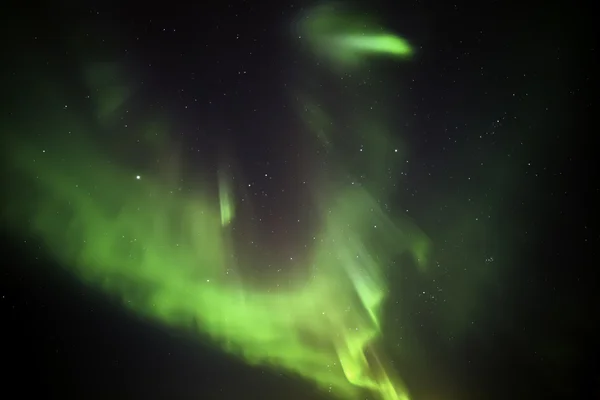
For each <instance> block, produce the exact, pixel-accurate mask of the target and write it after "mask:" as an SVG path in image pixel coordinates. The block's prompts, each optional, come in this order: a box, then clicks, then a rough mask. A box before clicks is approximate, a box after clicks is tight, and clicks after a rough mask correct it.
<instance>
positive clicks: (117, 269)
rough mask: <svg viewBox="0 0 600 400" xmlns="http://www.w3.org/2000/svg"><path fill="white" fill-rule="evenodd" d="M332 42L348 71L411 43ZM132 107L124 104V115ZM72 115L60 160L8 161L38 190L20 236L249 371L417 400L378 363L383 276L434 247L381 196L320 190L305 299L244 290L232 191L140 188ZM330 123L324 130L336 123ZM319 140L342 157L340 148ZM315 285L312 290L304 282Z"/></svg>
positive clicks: (389, 39)
mask: <svg viewBox="0 0 600 400" xmlns="http://www.w3.org/2000/svg"><path fill="white" fill-rule="evenodd" d="M315 16H316V19H317V21H316V23H317V27H318V26H321V27H322V26H327V25H328V23H329V22H331V21H329V20H328V18H330V19H335V20H336V21H337V23H338V25H339V22H343V21H342V20H341V19H340V18H338V17H334V14H331V13H330V14H323V11H322V10H317V11H316V14H315ZM342 25H343V24H342ZM328 32H330V33H331V36H328V35H327V34H326V33H325V32H324V31H323V30H321V31H317V32H313V34H311V40H312V41H313V43H315V47H314V48H313V49H314V51H315V53H316V54H317V55H319V54H321V51H320V50H322V49H323V46H325V47H326V48H328V49H331V50H333V47H330V46H334V47H335V46H337V47H338V50H339V52H338V53H337V54H336V58H335V61H336V63H337V66H338V67H340V66H342V65H352V64H353V62H354V61H357V60H359V59H362V58H363V57H366V56H367V55H368V54H370V53H376V52H377V53H385V54H388V55H392V56H394V55H407V54H410V48H409V47H408V45H407V44H406V42H405V41H404V40H403V39H401V38H398V37H395V36H390V35H388V34H385V35H378V36H357V34H356V33H353V32H347V33H345V32H344V30H343V29H342V30H339V29H335V30H334V31H328ZM332 40H333V42H332ZM336 41H337V44H334V42H336ZM321 44H322V45H321ZM338 56H339V57H338ZM347 62H348V63H349V64H346V63H347ZM115 95H117V94H115ZM122 100H123V96H122V93H119V94H118V99H115V103H114V104H120V102H121V101H122ZM108 104H113V103H112V102H111V101H110V99H108V98H104V99H103V104H100V105H98V107H99V108H100V112H101V113H107V112H108V111H110V110H111V109H113V107H109V106H108ZM115 107H116V106H115ZM62 111H64V112H62V114H61V116H60V118H61V122H60V123H59V125H63V126H65V127H69V128H68V129H62V126H55V127H52V126H45V129H48V130H51V129H56V131H61V132H66V131H67V130H68V131H69V132H75V133H73V134H69V135H68V136H67V137H64V136H63V137H61V135H59V134H57V135H55V136H52V146H50V147H49V150H48V151H45V152H42V151H41V149H40V147H39V146H40V144H39V143H34V142H32V141H27V140H22V139H21V138H22V137H24V136H22V135H20V134H21V133H24V132H19V131H16V133H17V135H15V136H14V137H13V139H12V140H11V142H10V149H11V152H10V154H7V157H8V158H9V162H10V163H11V167H12V168H13V169H14V171H15V175H16V176H19V177H21V178H20V179H22V182H24V183H26V184H27V190H28V191H27V192H26V193H25V192H24V193H23V195H22V196H18V194H15V196H14V198H15V199H17V200H16V201H15V202H14V203H13V204H11V207H10V208H9V209H8V213H7V214H6V216H7V217H8V219H9V221H10V222H12V224H13V225H12V226H13V227H14V228H15V230H19V229H23V230H24V231H25V232H24V233H34V234H35V235H37V236H38V237H39V238H40V239H41V240H42V241H43V242H44V243H45V244H46V246H47V248H48V250H49V251H50V252H51V253H52V254H53V255H54V257H55V258H56V260H57V261H59V262H61V263H62V264H63V265H65V266H66V267H68V268H70V269H72V270H73V271H75V272H76V273H77V274H78V276H80V277H81V279H82V280H83V281H85V282H86V283H88V284H90V285H94V286H97V287H100V288H102V289H103V290H105V291H106V292H107V293H109V294H111V295H115V296H118V297H119V298H121V299H122V300H123V304H124V305H125V306H126V307H129V308H130V309H131V310H133V311H135V312H136V313H139V314H141V315H144V316H146V317H148V318H150V319H153V320H157V321H160V322H162V323H164V324H167V325H170V326H174V327H179V326H181V327H185V326H189V324H191V323H192V321H194V323H195V324H197V327H198V328H199V330H200V331H202V332H204V333H206V334H208V335H210V336H211V337H212V338H213V339H214V342H215V344H218V345H220V346H221V347H222V348H223V349H225V350H226V351H228V352H230V353H232V354H235V355H237V356H239V357H241V358H243V359H244V360H246V361H247V362H248V363H251V364H267V365H271V366H273V367H274V368H282V369H285V370H288V371H291V372H293V373H296V374H298V375H300V376H302V377H304V378H306V379H308V380H311V381H313V382H316V383H317V384H318V385H319V386H320V387H321V388H323V389H324V390H325V391H329V392H331V393H332V395H334V396H338V397H340V398H342V399H358V398H359V395H360V394H361V393H362V391H363V390H365V389H368V390H371V391H373V392H374V393H376V395H378V396H379V399H381V400H405V399H408V394H407V390H406V388H405V387H404V385H403V384H402V382H401V380H400V379H398V378H397V377H395V376H394V374H393V372H392V371H388V370H386V369H385V367H384V363H382V362H380V358H379V357H382V355H381V354H379V353H378V352H377V350H376V348H377V344H376V341H377V339H378V338H379V337H380V336H381V335H382V332H381V330H380V327H381V312H382V304H383V301H384V299H385V295H386V290H387V289H386V285H385V280H384V277H383V276H382V272H381V271H382V267H383V266H386V265H389V263H390V262H391V261H392V259H393V258H394V257H396V256H397V255H399V254H401V253H405V252H408V253H410V254H412V255H413V257H414V259H415V260H417V261H418V262H419V264H423V263H424V262H425V258H426V254H427V249H428V241H427V238H426V237H425V235H423V234H422V233H421V232H420V231H419V230H418V228H417V227H415V226H414V225H413V224H412V223H411V222H409V221H408V220H406V219H402V218H397V219H395V220H392V219H390V218H389V217H388V216H387V214H386V213H385V212H383V211H382V210H381V207H380V204H382V196H381V195H378V196H377V197H375V196H374V195H375V194H373V193H370V192H368V191H367V190H366V189H365V188H363V187H360V186H356V187H351V188H346V189H337V190H331V189H330V188H328V190H326V191H323V190H320V189H323V188H320V187H313V188H312V189H313V192H314V199H313V200H314V203H315V204H316V206H315V207H316V209H318V210H319V216H320V218H319V219H320V228H319V230H318V232H317V233H316V234H315V238H314V240H313V241H312V243H309V245H310V246H309V250H308V251H309V257H307V259H308V260H309V261H307V264H306V265H303V266H300V268H299V269H298V271H299V272H298V277H297V278H296V279H295V280H294V283H293V285H292V287H286V289H281V290H279V291H274V290H270V291H266V290H264V289H260V288H257V287H254V286H252V285H250V284H247V283H245V282H244V279H243V278H242V277H243V276H244V274H249V273H251V272H249V271H248V270H247V267H245V265H244V255H243V254H239V255H238V257H236V258H234V257H231V254H233V253H235V251H236V249H235V247H234V245H233V239H232V237H230V236H229V232H230V229H229V228H230V226H231V225H234V224H235V222H236V221H235V218H234V217H235V213H234V208H235V203H236V200H235V198H236V194H235V193H234V191H233V190H232V186H231V181H229V180H228V179H227V178H225V177H224V176H223V175H220V176H218V177H217V180H218V186H219V190H218V193H213V191H211V189H210V188H209V187H208V185H207V187H196V188H194V190H193V191H173V190H171V189H170V186H169V183H170V182H165V181H164V180H162V179H163V178H161V176H162V175H161V174H159V173H157V174H155V175H152V174H151V173H144V174H140V173H139V172H138V171H135V170H132V169H131V168H129V167H127V166H125V165H120V164H117V163H116V162H114V161H113V160H112V159H111V157H109V156H108V155H104V154H102V153H101V152H100V150H98V147H97V146H96V145H95V144H94V143H93V141H92V140H91V139H90V137H92V133H91V132H88V130H87V128H86V126H85V124H83V123H81V122H80V121H79V119H78V117H77V115H75V114H73V113H72V112H70V111H69V110H62ZM321 112H322V115H321V116H320V117H321V118H320V120H321V121H326V120H328V119H329V117H328V116H327V115H326V113H325V112H324V111H321ZM149 123H151V122H149ZM365 126H369V124H368V123H366V124H365ZM155 129H156V128H155ZM383 132H384V130H380V129H376V130H373V131H372V132H369V135H367V139H366V140H365V143H373V145H374V146H375V145H377V144H379V143H383V142H384V141H385V140H387V139H386V138H385V137H384V136H385V134H384V133H383ZM149 134H150V133H149ZM151 134H152V136H153V137H154V136H157V133H156V132H154V131H153V132H152V133H151ZM159 134H160V135H161V137H162V133H160V132H159ZM320 134H321V135H322V138H323V140H325V141H327V143H328V144H329V145H331V143H330V142H329V139H325V138H328V137H329V134H328V133H327V132H325V131H324V130H322V131H321V132H320ZM6 148H9V147H8V146H7V147H6ZM388 150H389V149H388ZM391 152H392V153H393V151H391ZM380 158H381V157H380ZM373 171H377V168H376V167H375V166H374V167H373ZM172 178H173V177H172ZM374 179H377V177H376V176H375V177H374ZM379 179H383V177H379ZM325 184H326V183H325ZM325 193H326V194H325ZM373 237H375V238H376V240H375V242H376V244H377V246H376V247H374V246H373V243H372V242H373V239H372V238H373ZM367 238H371V239H370V240H369V239H367ZM234 260H240V261H239V264H236V263H235V261H234ZM300 271H301V272H302V273H300ZM306 271H309V274H308V276H309V278H308V279H306V278H300V276H301V275H302V276H305V275H306V274H305V273H306ZM199 397H201V396H199Z"/></svg>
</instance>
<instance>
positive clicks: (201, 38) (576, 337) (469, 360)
mask: <svg viewBox="0 0 600 400" xmlns="http://www.w3.org/2000/svg"><path fill="white" fill-rule="evenodd" d="M196 3H197V4H196ZM254 3H256V4H254ZM369 3H371V4H362V5H360V7H359V10H361V11H362V12H364V13H369V14H372V15H377V16H378V17H379V18H380V19H381V21H382V25H385V26H386V27H388V28H389V29H391V30H392V31H394V32H397V33H398V34H400V35H402V36H404V37H406V38H407V39H409V40H410V41H411V42H412V43H413V45H414V46H415V48H416V50H417V52H416V55H415V58H414V59H413V60H412V61H410V62H407V63H403V64H401V65H397V63H394V62H390V63H386V62H385V61H382V62H381V63H380V65H379V64H378V65H376V66H372V71H371V72H370V74H369V75H370V79H371V80H372V82H373V83H372V84H369V85H368V86H369V88H371V87H373V88H378V96H379V97H377V100H376V101H377V102H379V103H378V104H382V105H383V106H385V108H386V109H387V110H391V113H390V116H389V118H388V119H389V121H390V122H389V123H390V125H392V126H393V130H394V131H401V132H402V139H403V140H404V141H405V142H406V148H407V150H406V153H407V157H408V159H409V160H410V162H408V163H407V165H405V166H404V167H403V168H402V169H401V170H398V171H394V174H395V175H394V178H393V182H394V183H393V185H392V186H393V187H394V188H396V189H397V190H396V191H395V193H394V194H393V197H392V203H391V204H390V207H391V208H392V209H396V210H399V211H402V212H407V213H408V215H409V216H410V217H411V218H412V219H414V221H415V222H416V223H417V224H418V225H419V226H420V227H421V228H422V229H423V230H424V231H425V232H426V233H427V234H428V235H429V237H430V239H431V241H432V244H433V247H434V249H435V250H434V252H435V257H434V273H433V275H428V276H427V277H423V276H420V275H418V274H417V273H415V272H412V273H411V272H407V273H403V274H402V276H401V277H400V276H396V274H395V273H393V272H390V273H389V276H388V279H389V281H390V286H391V287H392V293H391V295H390V299H389V303H390V304H392V306H389V307H388V308H387V309H386V310H388V313H387V315H386V318H385V320H386V321H387V322H386V326H388V327H389V330H390V332H394V334H393V335H392V337H391V338H388V339H386V346H389V347H390V348H392V349H393V348H394V346H395V345H396V344H398V343H400V340H405V341H406V342H407V343H408V344H407V345H408V346H412V347H414V348H415V349H418V350H414V351H410V352H408V353H409V354H408V355H407V356H406V357H408V359H406V358H404V359H403V355H402V354H401V352H394V350H390V357H391V359H392V361H393V363H395V364H397V365H399V366H400V367H399V368H398V369H399V370H401V371H402V372H403V374H402V375H403V376H404V377H405V380H406V381H407V383H408V386H409V387H410V388H411V389H412V392H414V397H415V399H416V400H421V399H423V400H438V399H439V400H445V399H452V400H463V399H504V398H513V399H531V398H583V397H581V396H583V393H584V392H585V391H590V390H591V391H595V392H594V393H595V395H596V396H598V389H597V388H598V384H599V383H600V382H598V379H597V374H596V373H594V372H593V371H594V369H595V368H594V367H595V366H596V364H597V358H598V352H597V350H595V349H596V346H595V344H594V343H593V341H591V339H593V337H592V333H593V330H592V326H593V325H594V323H595V322H597V321H596V320H597V314H598V313H597V311H596V308H595V307H594V306H593V304H594V301H592V298H593V292H594V290H595V282H596V281H595V279H594V277H595V272H593V271H591V270H592V268H593V267H595V266H596V264H597V262H596V259H597V248H598V246H599V245H600V243H599V239H600V236H599V233H598V228H597V227H596V225H597V223H596V220H597V218H595V217H596V215H597V212H596V210H595V209H594V208H593V207H594V206H595V205H596V204H597V195H598V190H599V189H598V186H597V184H596V186H594V185H595V184H593V182H594V181H595V178H596V175H597V173H596V166H595V160H594V157H592V154H591V153H592V151H593V150H592V148H593V146H592V145H591V144H590V143H592V137H593V136H592V135H591V128H590V126H589V125H590V124H591V120H590V119H588V113H589V112H590V111H593V110H594V109H595V107H596V104H595V101H594V100H593V99H592V97H591V88H592V85H593V83H594V82H595V80H596V77H595V75H593V73H592V72H591V71H592V70H593V69H592V68H591V64H592V60H593V58H594V56H595V53H596V49H595V48H594V45H595V43H594V41H593V35H592V32H593V30H592V29H591V27H590V24H589V21H588V19H589V18H588V17H587V15H589V13H587V12H586V10H585V9H582V8H579V7H578V6H577V5H576V4H572V3H571V4H570V5H568V6H563V5H558V4H557V5H544V6H535V5H528V4H526V3H521V4H518V5H517V4H510V3H509V2H503V1H489V2H481V1H480V2H471V4H469V3H467V2H463V3H461V2H443V1H437V2H422V1H421V2H419V1H411V2H405V3H404V4H403V5H389V4H386V3H385V2H383V1H377V2H369ZM390 3H396V2H390ZM215 4H218V5H209V4H201V3H199V2H191V3H185V2H181V3H179V4H178V3H176V2H175V3H169V2H160V3H154V4H153V3H152V2H147V3H139V4H138V5H135V6H134V5H125V6H123V5H121V4H116V3H115V4H110V2H98V4H96V5H95V6H90V7H89V8H85V7H82V6H73V7H69V6H63V7H50V6H42V7H41V8H35V10H37V11H34V9H33V8H31V9H28V8H27V7H15V8H14V11H13V12H12V14H11V13H8V14H9V15H7V16H6V17H5V18H10V21H7V22H6V23H5V24H4V27H3V30H4V31H5V32H3V37H4V39H5V41H7V46H6V49H7V50H6V52H5V55H4V57H3V60H5V61H4V64H5V65H4V68H3V69H4V70H5V71H6V72H5V73H4V78H7V81H6V83H5V84H3V87H5V88H6V90H5V93H6V94H8V96H4V100H3V104H4V106H3V108H4V109H5V115H7V116H9V118H12V121H14V120H22V119H31V120H36V119H39V120H40V123H45V122H44V121H45V119H44V118H45V117H44V116H43V115H45V114H42V113H41V112H40V113H38V112H39V111H40V110H41V109H42V108H44V104H42V103H41V102H42V100H39V99H38V98H37V97H36V95H35V94H34V91H33V89H32V85H33V84H32V83H31V82H34V81H35V79H36V76H38V74H39V73H40V71H41V70H44V71H45V72H44V73H46V74H48V76H52V77H53V78H52V80H53V81H52V83H53V84H55V85H59V86H60V87H61V90H62V93H61V96H62V97H63V98H65V99H66V100H67V101H69V102H70V104H72V105H73V106H72V107H75V109H76V110H77V113H79V115H81V116H82V119H85V120H89V121H93V120H94V118H93V116H94V111H93V107H91V106H90V105H89V104H88V103H86V102H85V101H83V100H82V99H84V98H85V97H86V93H87V92H86V91H87V90H88V89H87V88H86V85H85V82H84V79H83V78H82V74H81V68H82V65H84V64H89V63H102V64H110V65H114V64H118V65H119V66H120V68H121V71H122V78H121V79H122V80H124V81H126V82H128V84H130V85H131V87H132V88H133V89H132V93H133V95H132V96H131V97H130V98H129V99H128V100H127V104H126V105H125V107H124V108H123V109H120V110H119V111H118V112H116V113H115V114H114V115H112V119H110V121H109V122H107V123H106V124H105V125H102V126H101V127H100V126H99V127H98V128H97V133H96V134H95V136H96V139H97V142H98V143H99V144H98V146H104V147H106V148H107V149H108V150H107V151H110V152H112V154H114V157H115V159H118V160H125V161H126V162H127V163H129V164H130V165H133V166H138V167H139V168H140V171H142V173H144V172H146V171H148V173H150V170H148V169H146V170H145V168H149V167H148V166H147V165H145V164H144V162H145V161H147V158H148V157H147V156H146V153H145V150H144V149H145V148H146V147H143V146H151V144H149V143H147V138H146V137H144V136H143V135H142V136H140V135H137V136H136V134H129V133H128V132H129V131H130V130H131V127H135V126H142V124H144V123H146V122H148V121H150V120H151V119H152V120H157V121H159V122H160V121H168V123H167V125H168V127H169V128H168V133H167V135H168V136H169V137H170V138H171V140H172V142H174V143H176V144H177V147H176V148H177V149H178V150H177V153H171V152H165V153H167V155H165V154H164V153H163V154H162V155H161V156H160V157H161V160H168V159H169V157H170V156H169V155H168V154H178V155H177V156H176V157H177V158H178V159H181V160H183V161H182V162H183V163H184V164H185V167H184V168H183V169H184V170H185V172H184V174H185V181H184V182H186V183H185V184H186V185H187V184H188V183H189V184H190V185H191V184H192V183H191V182H194V180H199V179H203V178H199V176H209V177H210V176H213V175H214V173H215V171H216V170H217V168H218V166H219V162H221V161H222V160H223V159H227V160H228V162H229V163H231V164H234V165H235V169H236V171H242V172H243V175H242V176H241V177H240V178H239V181H238V185H239V187H238V188H237V189H238V190H239V193H240V194H239V195H240V196H241V197H244V198H247V199H249V200H251V202H252V204H253V207H252V208H250V207H249V206H248V207H247V208H243V207H242V208H241V211H240V213H241V218H242V219H241V220H242V222H241V225H240V229H239V233H238V236H239V238H238V239H239V240H240V242H245V243H246V242H247V240H246V241H244V235H245V233H244V232H246V231H245V230H244V227H246V228H248V229H258V230H259V232H260V234H259V235H257V237H256V239H255V241H256V243H254V241H253V245H252V246H246V247H244V246H243V245H240V246H241V247H240V248H241V250H240V251H244V252H246V253H245V254H246V256H247V258H248V259H251V260H260V259H261V257H262V258H263V259H266V260H268V261H267V262H263V264H265V265H269V266H270V265H272V264H273V265H274V264H277V263H280V262H282V260H283V259H284V258H286V257H287V256H288V255H289V254H294V255H295V256H296V257H298V258H300V259H302V257H305V256H306V254H304V253H303V248H304V243H305V242H306V240H307V238H309V237H310V236H312V234H313V229H314V224H315V223H316V221H314V220H313V219H312V218H313V215H314V213H313V211H312V209H311V207H310V205H309V201H308V200H307V198H308V196H309V193H308V192H307V191H306V190H304V189H303V188H304V185H305V183H304V182H306V181H310V180H311V179H314V177H315V174H317V175H318V173H319V171H320V170H321V169H322V168H323V166H322V164H320V162H321V161H320V160H321V159H320V156H319V155H316V154H314V152H312V150H310V147H309V146H307V145H306V141H304V140H302V139H300V138H301V137H303V136H302V135H303V133H302V132H303V130H304V129H305V125H304V124H303V121H302V118H301V116H299V115H298V109H301V108H302V107H303V104H301V102H302V100H299V99H297V98H296V95H295V93H296V92H295V90H296V89H297V88H301V89H302V90H303V91H305V92H308V93H311V94H312V95H313V96H316V97H317V98H319V99H322V101H323V102H324V103H326V102H328V103H329V104H332V105H334V106H333V107H334V109H335V110H338V109H339V110H343V109H344V106H345V105H346V104H348V102H347V101H345V99H343V98H342V99H340V98H339V96H338V94H337V92H335V87H336V86H335V85H334V84H332V83H331V82H330V81H329V80H330V79H332V78H331V77H328V76H326V75H321V76H320V75H319V72H318V71H317V70H316V69H315V67H314V65H312V64H311V62H310V61H308V60H307V58H306V57H305V56H303V53H302V51H301V47H302V43H299V42H298V40H301V39H299V38H296V37H295V36H296V34H295V32H294V29H293V26H294V21H295V18H296V16H297V15H298V14H297V13H299V12H301V11H302V10H304V9H306V8H307V7H309V6H310V4H302V3H290V2H286V1H284V2H271V3H266V2H265V3H261V2H250V1H247V2H243V1H242V2H223V3H220V2H215ZM586 14H587V15H586ZM382 88H383V89H382ZM373 90H375V89H373ZM367 92H368V90H367V89H365V93H367ZM365 97H366V95H365ZM357 104H358V105H357ZM353 106H356V107H369V104H368V102H366V101H365V102H361V101H357V102H356V104H355V105H353ZM124 110H126V112H125V111H124ZM347 117H348V112H347V111H340V112H339V113H338V114H336V115H334V116H333V118H334V119H335V118H337V119H338V120H341V121H343V120H344V118H347ZM55 118H57V119H59V118H60V117H55ZM7 121H8V119H7ZM50 123H51V122H48V124H50ZM55 123H60V121H58V120H56V121H55ZM2 125H3V126H4V127H5V128H4V129H6V127H8V126H11V125H10V122H6V123H4V122H3V124H2ZM23 135H27V132H23ZM115 137H119V138H123V139H118V140H116V139H115ZM341 154H342V155H341V158H342V161H349V162H347V163H346V165H349V167H348V168H349V171H350V173H351V174H353V175H354V176H357V177H358V178H357V179H360V177H361V174H362V173H363V172H364V171H362V170H361V168H366V167H368V165H367V166H364V165H362V164H360V163H353V162H352V158H351V157H350V156H349V155H348V154H347V153H343V152H342V153H341ZM298 160H308V162H306V161H305V162H304V163H301V162H299V161H298ZM326 172H331V173H332V174H333V173H335V172H332V171H329V170H327V171H326ZM324 173H325V172H324ZM11 177H12V175H11V171H10V170H6V172H5V173H3V178H4V179H5V182H6V183H5V185H6V188H11V187H13V186H14V185H17V186H18V185H19V183H18V182H16V183H15V182H14V181H11ZM213 178H214V176H213ZM207 179H209V180H210V179H212V178H207ZM390 179H391V178H390ZM364 180H365V182H364V184H365V185H367V186H368V184H369V182H368V179H367V178H365V179H364ZM11 185H12V186H11ZM392 186H390V187H392ZM184 190H186V189H185V188H184ZM11 193H12V191H11V190H10V189H7V190H5V196H8V197H10V196H11ZM249 202H250V201H249ZM249 202H248V203H249ZM246 204H247V203H246ZM243 221H245V222H243ZM297 221H302V222H301V223H297ZM4 234H5V243H6V245H7V247H8V250H7V251H6V252H5V262H4V263H3V267H2V272H1V275H0V276H1V277H0V313H1V314H0V315H1V316H2V330H1V332H2V336H3V338H4V340H3V343H4V351H3V356H2V358H3V365H4V372H3V374H2V376H3V377H4V379H3V386H4V388H3V389H4V392H7V393H15V394H17V393H18V395H19V396H33V395H34V393H37V394H38V395H40V394H41V395H42V396H44V397H51V398H55V397H56V398H63V399H65V398H67V399H70V398H73V399H106V398H114V399H167V398H168V399H215V400H217V399H224V400H229V399H257V400H258V399H291V400H293V399H298V400H300V399H303V400H304V399H311V400H312V399H315V400H316V399H324V400H325V399H327V397H325V395H324V394H321V393H320V392H318V391H317V390H316V389H314V388H313V387H312V386H311V383H310V382H308V383H307V382H305V381H303V380H301V379H297V378H295V377H290V376H288V375H286V374H285V373H284V372H281V371H278V370H272V369H269V368H263V367H260V366H259V367H250V366H247V365H245V364H244V363H243V362H242V361H240V360H237V359H236V358H234V357H230V356H226V355H224V354H223V353H221V352H220V351H219V350H217V349H215V348H214V346H212V345H210V344H209V342H207V341H206V340H205V339H201V340H198V339H197V337H198V336H201V335H198V334H194V333H191V334H189V333H181V332H179V331H177V330H172V329H170V328H169V329H168V328H165V327H162V326H161V325H160V324H154V323H149V322H147V321H144V320H142V319H141V318H138V317H136V316H134V315H132V314H131V313H129V312H126V311H124V310H122V308H121V307H120V306H119V304H116V303H115V302H114V301H112V300H108V299H107V298H106V296H105V295H104V294H103V293H101V292H99V291H96V290H94V289H91V288H89V287H88V286H86V285H83V284H82V283H80V282H79V281H78V280H77V279H75V278H74V277H73V276H71V275H70V274H68V273H66V272H63V271H64V269H63V268H61V266H60V265H58V263H57V262H55V261H54V260H53V259H52V257H50V256H49V255H48V254H47V253H46V252H45V251H44V247H43V244H42V243H39V242H37V241H36V238H31V237H27V238H22V237H21V236H19V235H17V234H16V233H14V231H13V229H12V228H7V229H5V232H4ZM256 263H257V264H258V263H259V262H256ZM253 268H254V267H253ZM436 268H437V269H436ZM257 269H260V271H258V272H260V274H259V275H258V276H260V277H268V276H269V274H272V273H273V271H272V270H270V269H269V268H266V267H262V269H261V268H258V267H256V268H254V270H255V271H256V270H257ZM490 270H491V272H490ZM481 271H484V272H481ZM254 278H256V275H255V276H254ZM257 279H259V280H260V279H262V278H257ZM394 288H401V290H400V289H398V290H394ZM398 304H399V305H398ZM401 315H410V318H409V320H410V323H405V322H398V321H405V319H402V318H401V317H400V316H401ZM403 338H404V339H403ZM415 354H419V355H421V357H419V359H412V358H410V357H413V358H414V357H415ZM596 369H597V366H596ZM588 398H594V397H593V396H592V397H588Z"/></svg>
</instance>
